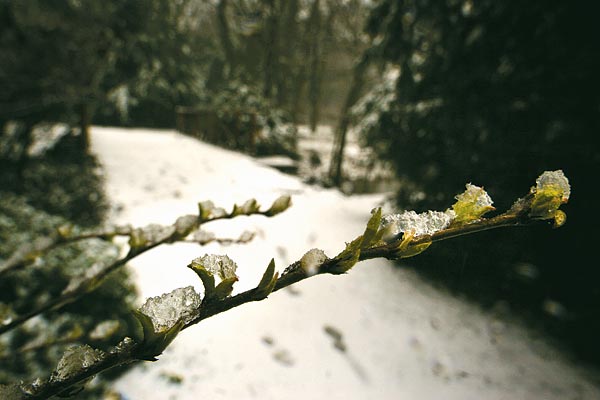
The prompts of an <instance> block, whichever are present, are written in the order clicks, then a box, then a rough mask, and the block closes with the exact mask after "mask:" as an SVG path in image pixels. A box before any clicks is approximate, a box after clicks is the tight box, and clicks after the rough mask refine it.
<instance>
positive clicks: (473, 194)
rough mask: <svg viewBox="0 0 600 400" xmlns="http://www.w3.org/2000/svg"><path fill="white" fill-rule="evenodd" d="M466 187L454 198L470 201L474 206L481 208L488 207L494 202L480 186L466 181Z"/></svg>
mask: <svg viewBox="0 0 600 400" xmlns="http://www.w3.org/2000/svg"><path fill="white" fill-rule="evenodd" d="M466 188H467V190H465V191H464V192H463V193H461V194H458V195H456V200H458V201H465V202H469V203H472V204H473V205H474V206H475V207H478V208H481V209H486V208H488V209H489V208H490V207H492V204H494V202H493V201H492V198H491V197H490V196H489V195H488V194H487V192H486V191H485V190H484V189H483V188H482V187H479V186H476V185H472V184H470V183H467V184H466ZM492 208H493V207H492Z"/></svg>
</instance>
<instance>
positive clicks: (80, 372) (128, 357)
mask: <svg viewBox="0 0 600 400" xmlns="http://www.w3.org/2000/svg"><path fill="white" fill-rule="evenodd" d="M569 195H570V187H569V185H568V181H567V180H566V178H565V177H564V175H563V174H562V171H555V172H550V173H548V172H546V173H544V174H543V175H542V176H540V177H539V178H538V180H537V186H536V187H533V188H532V189H531V191H530V193H529V194H528V195H526V196H525V197H524V198H522V199H519V200H517V201H516V202H515V203H514V205H513V206H512V207H511V209H510V210H508V211H507V212H505V213H503V214H500V215H498V216H496V217H493V218H489V219H486V218H484V217H483V214H485V213H487V212H488V211H491V210H493V209H494V208H493V207H492V206H491V199H490V198H489V196H488V195H487V193H486V192H485V191H484V190H483V189H482V188H479V187H476V186H473V185H467V190H466V191H465V192H464V193H463V194H461V195H458V196H457V200H458V201H457V202H456V203H455V204H454V205H453V206H452V209H448V210H446V211H444V212H435V211H429V212H427V213H423V214H416V213H414V212H405V213H402V214H395V215H388V216H385V217H382V213H381V208H379V209H376V210H373V212H372V216H371V218H370V220H369V222H368V223H367V227H366V229H365V231H364V233H363V235H361V236H359V237H357V238H356V239H355V240H353V241H352V242H350V243H348V244H347V245H346V248H345V249H344V250H343V251H342V252H341V253H340V254H338V255H337V256H335V257H333V258H328V257H327V256H326V255H325V253H324V252H323V251H322V250H318V249H313V250H310V251H309V252H307V253H306V254H305V255H304V256H303V257H302V258H301V259H300V260H298V261H296V262H294V263H293V264H291V265H290V266H288V267H287V268H286V269H285V270H284V271H283V274H282V275H281V276H278V274H277V273H276V272H275V263H274V261H273V260H271V262H270V263H269V265H268V267H267V269H266V270H265V272H264V274H263V276H262V278H261V280H260V282H259V284H258V285H257V286H256V287H255V288H254V289H250V290H248V291H245V292H242V293H239V294H237V295H235V296H230V294H231V290H232V289H233V283H235V281H236V280H237V276H236V275H235V268H236V265H235V263H234V262H233V261H232V260H230V259H229V258H228V257H227V256H208V255H207V256H204V257H201V258H198V259H195V260H193V261H192V262H191V263H190V265H188V267H189V268H191V269H192V270H194V272H196V273H197V274H198V276H199V277H200V279H201V280H202V283H203V285H204V288H205V291H204V298H203V299H200V296H199V295H198V294H196V293H195V291H194V290H193V288H192V287H188V288H182V289H176V290H174V291H173V292H171V293H169V294H165V295H162V296H160V297H155V298H150V299H148V300H147V301H146V303H145V304H144V306H142V307H141V308H140V310H139V311H135V315H136V317H137V318H138V320H139V321H140V324H141V326H142V335H141V336H140V335H138V336H137V337H136V339H130V338H125V339H124V340H123V341H122V342H121V343H119V344H118V345H117V346H116V347H114V348H113V349H112V350H111V351H110V352H109V353H108V354H107V353H103V352H100V351H99V350H94V349H92V348H91V347H89V346H81V347H79V348H76V349H74V350H72V351H71V352H69V351H68V354H67V353H65V355H64V356H63V359H61V361H59V365H58V367H57V369H56V370H55V371H54V372H53V374H52V375H51V377H50V378H49V379H47V380H46V381H41V380H39V379H38V380H36V381H35V382H34V383H32V384H29V385H12V386H4V387H2V386H0V395H3V396H4V397H3V398H7V399H10V400H13V399H45V398H49V397H52V396H54V395H56V394H64V393H65V391H68V392H69V393H72V392H73V389H72V387H73V386H74V385H77V384H79V385H81V384H82V383H83V382H85V380H86V379H89V378H90V377H92V376H94V375H95V374H96V373H98V372H101V371H104V370H107V369H109V368H112V367H114V366H117V365H122V364H127V363H131V362H134V361H137V360H150V361H155V360H156V357H157V356H158V355H160V354H161V353H162V352H163V351H164V350H165V348H166V347H167V346H168V345H169V344H170V343H171V342H172V340H173V339H174V338H175V337H176V336H177V334H178V333H179V332H180V331H181V330H183V329H187V328H188V327H190V326H192V325H195V324H197V323H199V322H200V321H202V320H205V319H207V318H210V317H212V316H214V315H217V314H219V313H222V312H225V311H228V310H230V309H232V308H234V307H237V306H240V305H242V304H245V303H249V302H253V301H260V300H263V299H265V298H266V297H267V296H268V295H269V294H270V293H272V292H274V291H277V290H280V289H283V288H285V287H287V286H289V285H292V284H294V283H297V282H300V281H302V280H304V279H308V278H310V277H313V276H316V275H321V274H334V275H339V274H344V273H346V272H348V271H349V270H350V269H351V268H352V267H353V266H354V265H355V264H356V263H357V262H359V261H362V260H367V259H372V258H388V259H398V258H405V257H412V256H414V255H417V254H419V253H421V252H423V251H424V250H426V249H427V248H428V247H429V246H430V245H431V244H432V243H433V242H437V241H440V240H446V239H451V238H455V237H458V236H463V235H468V234H473V233H477V232H481V231H486V230H489V229H495V228H504V227H514V226H523V225H529V224H534V223H539V222H540V221H553V222H554V226H555V227H559V226H561V225H562V224H564V222H565V218H566V216H565V214H564V212H562V211H561V210H559V207H560V206H561V205H562V204H564V203H566V202H567V200H568V198H569ZM216 277H218V278H220V281H221V282H220V283H219V284H218V285H215V278H216ZM184 304H185V305H184ZM178 305H179V307H178V308H177V306H178ZM161 307H162V308H163V309H164V308H167V309H169V310H172V309H173V308H174V307H175V309H176V311H177V312H178V313H179V315H176V316H170V317H168V318H165V317H164V315H165V313H164V312H161ZM75 357H76V358H75ZM73 359H77V360H83V361H80V362H79V364H80V365H75V366H72V367H71V368H69V369H65V368H64V365H66V364H68V361H71V360H73Z"/></svg>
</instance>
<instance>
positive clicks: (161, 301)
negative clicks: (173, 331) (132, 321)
mask: <svg viewBox="0 0 600 400" xmlns="http://www.w3.org/2000/svg"><path fill="white" fill-rule="evenodd" d="M201 302H202V299H201V298H200V296H199V295H198V293H196V291H195V290H194V288H193V286H187V287H184V288H178V289H175V290H173V291H172V292H170V293H165V294H163V295H161V296H156V297H150V298H149V299H148V300H146V302H145V303H144V305H143V306H142V307H141V308H140V311H141V312H142V313H144V314H146V315H147V316H148V317H150V318H151V319H152V325H153V326H154V331H155V332H163V331H166V330H168V329H170V328H172V327H173V326H174V325H175V324H176V323H177V322H179V321H183V322H184V323H186V324H187V323H188V322H190V321H191V320H192V319H193V318H194V317H195V316H196V314H197V313H196V311H197V309H198V307H200V303H201Z"/></svg>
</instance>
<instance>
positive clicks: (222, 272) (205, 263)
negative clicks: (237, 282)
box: [192, 254, 237, 280]
mask: <svg viewBox="0 0 600 400" xmlns="http://www.w3.org/2000/svg"><path fill="white" fill-rule="evenodd" d="M195 265H197V266H201V267H202V268H204V269H205V270H206V271H207V272H209V273H210V274H212V275H213V276H214V275H216V276H218V277H219V278H221V279H222V280H225V279H233V278H236V277H237V275H236V274H235V270H236V269H237V264H236V263H235V262H234V261H233V260H232V259H231V258H229V257H227V256H226V255H216V254H205V255H203V256H202V257H198V258H195V259H194V260H193V261H192V266H195Z"/></svg>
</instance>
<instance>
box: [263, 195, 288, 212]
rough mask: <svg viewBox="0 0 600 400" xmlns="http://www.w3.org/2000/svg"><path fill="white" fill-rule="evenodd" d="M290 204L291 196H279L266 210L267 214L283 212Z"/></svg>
mask: <svg viewBox="0 0 600 400" xmlns="http://www.w3.org/2000/svg"><path fill="white" fill-rule="evenodd" d="M291 205H292V198H291V197H290V196H287V195H285V196H280V197H278V198H277V200H275V201H274V202H273V204H272V205H271V208H269V210H268V211H267V215H275V214H279V213H282V212H284V211H285V210H287V209H288V208H289V207H290V206H291Z"/></svg>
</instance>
